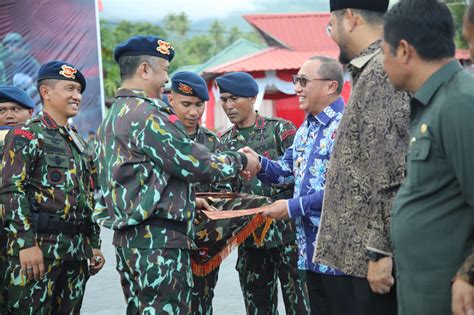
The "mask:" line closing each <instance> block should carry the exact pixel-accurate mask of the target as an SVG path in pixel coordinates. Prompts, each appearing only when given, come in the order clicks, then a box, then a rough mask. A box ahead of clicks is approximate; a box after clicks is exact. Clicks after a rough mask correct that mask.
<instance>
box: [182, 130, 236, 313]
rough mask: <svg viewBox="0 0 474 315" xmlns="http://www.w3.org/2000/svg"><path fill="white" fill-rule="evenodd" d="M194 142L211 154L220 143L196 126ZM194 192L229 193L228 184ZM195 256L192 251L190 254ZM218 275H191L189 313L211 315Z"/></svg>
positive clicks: (203, 186)
mask: <svg viewBox="0 0 474 315" xmlns="http://www.w3.org/2000/svg"><path fill="white" fill-rule="evenodd" d="M193 140H194V141H195V142H197V143H200V144H203V145H204V146H206V148H208V149H209V151H211V152H217V150H218V149H219V146H220V145H221V141H220V140H219V137H217V135H216V134H215V133H214V132H212V131H210V130H208V129H206V128H204V127H202V126H198V131H197V133H196V134H195V137H194V139H193ZM194 189H195V191H196V192H209V191H215V192H219V191H230V185H229V184H228V183H213V184H201V183H198V184H196V185H195V186H194ZM193 254H196V253H195V252H194V251H193V253H192V255H193ZM218 274H219V268H216V269H215V270H213V271H212V272H210V273H209V274H207V275H206V276H196V275H193V282H194V286H193V292H192V299H191V311H192V314H196V315H211V314H212V299H213V298H214V288H215V287H216V284H217V278H218Z"/></svg>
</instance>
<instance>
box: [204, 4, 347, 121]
mask: <svg viewBox="0 0 474 315" xmlns="http://www.w3.org/2000/svg"><path fill="white" fill-rule="evenodd" d="M329 16H330V15H329V13H297V14H256V15H244V18H245V19H246V20H247V22H248V23H250V24H251V25H252V26H253V27H254V28H255V30H256V31H257V32H258V33H259V34H260V35H261V36H262V38H263V39H264V40H265V42H266V44H267V45H268V47H267V48H266V49H264V50H261V51H259V52H256V53H254V54H250V55H246V56H243V57H241V58H238V59H235V60H232V61H230V62H227V63H224V64H220V65H217V66H214V67H212V68H208V69H205V70H204V73H203V76H204V77H205V78H206V79H207V80H209V81H211V82H212V81H213V79H214V78H216V77H218V76H220V75H223V74H225V73H228V72H234V71H244V72H248V73H250V74H251V75H252V76H253V77H254V78H255V79H256V80H257V83H258V85H259V89H260V93H259V95H258V97H257V103H256V108H257V109H259V110H260V111H261V112H262V113H263V114H265V115H269V116H278V117H282V118H285V119H289V120H291V121H293V122H294V123H295V124H296V125H297V126H299V125H300V124H301V122H302V121H303V120H304V113H303V112H302V111H301V110H300V109H299V108H298V99H297V97H296V95H295V92H294V86H293V83H292V82H291V76H292V75H295V74H297V73H298V70H299V68H300V67H301V66H302V65H303V63H304V62H305V61H306V60H308V58H310V57H312V56H315V55H325V56H329V57H333V58H337V56H338V55H339V47H338V46H337V45H336V44H335V43H334V42H333V41H332V39H331V38H330V37H329V36H328V35H327V33H326V25H327V24H328V23H329ZM211 90H212V91H211V92H212V93H211V94H212V96H217V94H218V91H217V89H216V88H215V86H212V84H211ZM346 94H347V93H346ZM212 96H211V100H210V102H208V109H207V111H206V124H207V126H208V127H209V128H214V129H217V130H222V129H224V128H225V127H226V126H227V125H228V122H227V120H226V119H225V114H224V113H223V111H222V109H221V108H219V107H218V106H214V104H215V100H214V98H213V97H212ZM222 116H224V117H222ZM213 122H214V124H213Z"/></svg>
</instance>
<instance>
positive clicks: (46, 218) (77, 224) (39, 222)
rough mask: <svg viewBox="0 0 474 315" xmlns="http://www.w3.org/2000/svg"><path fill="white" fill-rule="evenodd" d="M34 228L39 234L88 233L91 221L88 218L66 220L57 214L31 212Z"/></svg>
mask: <svg viewBox="0 0 474 315" xmlns="http://www.w3.org/2000/svg"><path fill="white" fill-rule="evenodd" d="M30 219H31V223H32V224H33V230H34V231H35V232H36V233H39V234H61V233H64V234H68V235H76V234H87V233H88V230H89V222H88V221H86V220H80V221H79V220H75V221H65V220H64V219H62V218H61V217H59V216H58V215H55V214H50V213H44V212H31V214H30Z"/></svg>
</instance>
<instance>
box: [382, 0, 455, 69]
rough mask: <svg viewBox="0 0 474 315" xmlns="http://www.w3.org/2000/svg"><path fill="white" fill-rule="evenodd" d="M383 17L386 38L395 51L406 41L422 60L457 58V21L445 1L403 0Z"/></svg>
mask: <svg viewBox="0 0 474 315" xmlns="http://www.w3.org/2000/svg"><path fill="white" fill-rule="evenodd" d="M384 20H385V26H384V40H385V42H387V43H388V44H389V46H390V48H391V50H392V51H395V49H396V48H397V47H398V44H399V43H400V41H401V40H406V41H407V42H408V43H409V44H410V45H412V46H413V47H414V48H415V49H416V51H417V53H418V55H419V56H420V57H421V58H422V59H423V60H426V61H435V60H440V59H443V58H448V57H454V54H455V51H456V47H455V44H454V35H455V28H454V21H453V17H452V15H451V11H450V10H449V8H448V6H447V5H446V4H445V3H443V2H441V1H439V0H402V1H400V2H398V3H396V4H395V5H394V6H393V7H392V8H391V9H390V10H389V11H388V12H387V13H386V14H385V16H384Z"/></svg>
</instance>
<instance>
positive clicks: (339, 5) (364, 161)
mask: <svg viewBox="0 0 474 315" xmlns="http://www.w3.org/2000/svg"><path fill="white" fill-rule="evenodd" d="M388 3H389V1H388V0H387V1H382V0H364V1H355V0H331V1H330V5H331V19H330V23H329V24H328V29H327V31H328V33H329V35H330V36H331V38H332V39H333V40H334V41H335V42H336V43H337V44H338V45H339V47H340V50H341V51H340V57H339V62H338V61H336V60H334V59H332V58H329V57H326V56H315V57H312V58H310V59H309V60H307V61H306V62H305V63H304V64H303V65H302V67H301V69H300V70H299V72H298V74H297V75H295V76H293V83H294V84H295V92H296V94H297V96H298V98H299V106H300V109H301V110H302V111H304V112H305V113H306V114H307V115H306V119H305V121H304V122H303V124H302V126H301V127H299V128H298V129H297V128H296V127H295V126H294V125H293V124H292V123H291V122H289V121H287V120H284V119H280V118H274V117H265V116H263V115H261V114H260V113H259V112H258V111H256V110H255V108H254V106H255V103H256V101H257V95H258V93H259V92H260V91H259V87H258V84H257V82H256V80H255V79H254V78H253V77H252V76H251V75H250V74H248V73H244V72H233V73H228V74H225V75H223V76H220V77H218V78H217V79H216V83H217V86H218V88H219V94H218V95H219V96H218V98H219V103H220V105H221V106H222V108H223V109H224V111H225V113H226V115H227V117H228V118H229V120H230V122H231V123H232V126H231V127H230V128H229V129H228V130H227V131H226V132H224V133H223V134H222V136H221V137H218V136H217V135H216V134H215V133H214V132H212V131H210V130H208V129H206V128H205V127H203V126H201V125H200V119H201V117H202V115H203V113H204V110H205V106H206V101H208V100H209V94H208V87H207V84H206V82H205V80H204V79H203V78H202V77H200V76H199V75H197V74H195V73H192V72H186V71H184V72H178V73H176V74H175V75H174V76H173V77H172V78H171V79H170V80H171V92H170V94H169V95H168V96H167V97H165V96H164V95H163V87H164V85H165V83H167V82H168V80H169V78H168V69H169V66H170V63H171V62H172V60H173V58H174V57H175V50H174V48H173V46H172V44H171V43H170V42H168V41H167V40H165V39H163V38H160V37H158V36H154V35H136V36H133V37H131V38H129V39H128V40H126V41H124V42H122V43H120V44H119V45H117V47H116V48H115V50H114V59H115V61H116V62H117V64H118V67H119V69H120V76H121V86H120V88H119V89H118V91H117V94H116V98H115V101H114V103H113V105H112V106H111V108H110V110H109V112H108V113H107V115H106V117H105V118H104V120H103V122H102V123H101V125H100V127H99V129H98V130H97V133H96V136H95V139H94V145H93V146H91V145H90V143H89V144H88V143H86V141H84V140H83V139H82V138H81V136H80V135H79V134H78V132H77V131H76V130H75V129H74V128H73V127H71V125H70V123H69V121H70V118H72V117H74V116H76V115H77V114H78V113H79V108H80V103H81V98H82V93H83V92H84V90H85V89H86V78H85V77H84V75H83V74H82V73H81V71H80V69H78V68H77V67H75V66H74V65H72V64H70V63H68V62H65V61H60V60H55V61H50V62H47V63H45V64H43V65H42V66H41V67H40V69H39V71H38V75H37V78H38V79H37V90H38V93H39V96H40V98H41V103H42V106H43V107H42V110H41V111H40V112H39V113H38V114H37V115H36V116H34V117H32V114H33V110H34V108H35V103H34V102H33V101H32V100H31V98H30V97H29V96H28V95H27V94H26V93H25V92H24V91H22V90H20V89H18V88H16V87H11V86H2V87H0V139H1V142H0V145H1V146H2V150H1V152H2V164H1V176H0V179H1V181H0V186H1V190H0V198H1V203H0V207H1V214H2V216H1V218H2V220H1V221H2V227H3V229H2V233H1V236H0V243H1V244H0V246H1V255H0V280H1V282H0V313H1V314H79V313H80V309H81V305H82V300H83V297H84V291H85V288H86V283H87V281H88V279H89V277H90V276H93V275H95V274H96V273H98V272H99V271H100V270H101V269H102V267H103V266H104V264H105V258H104V256H103V254H102V252H101V249H100V248H101V240H100V226H103V227H105V228H109V229H112V230H114V237H113V245H114V246H115V250H116V252H115V253H116V259H117V266H116V269H117V271H118V273H119V275H120V282H121V285H122V289H123V293H124V297H125V301H126V309H127V311H126V312H127V314H206V315H207V314H212V313H213V310H212V299H213V296H214V289H215V286H216V283H217V281H218V271H219V268H215V269H213V270H212V271H211V272H209V273H207V274H206V275H205V276H202V275H196V274H193V272H192V268H191V260H192V257H193V255H197V247H196V244H195V226H194V222H195V218H196V215H197V213H198V210H199V209H201V210H209V211H215V209H214V208H213V207H212V206H211V205H210V204H209V200H206V199H203V198H196V193H197V192H234V193H246V194H250V195H253V196H255V198H257V196H265V197H268V198H271V200H272V203H271V204H270V205H268V206H267V208H266V210H265V212H264V216H266V217H269V218H272V220H268V222H270V224H265V225H263V226H260V227H258V228H256V229H255V231H253V232H252V233H251V236H250V237H248V238H247V239H246V240H245V241H244V242H243V243H242V244H240V246H239V248H238V260H237V265H236V269H237V271H238V274H239V280H240V285H241V289H242V293H243V297H244V303H245V312H246V313H247V314H252V315H253V314H262V315H266V314H277V313H278V311H277V304H278V303H277V301H278V295H277V292H278V284H279V283H280V285H281V290H282V295H283V300H284V303H285V309H286V313H287V314H298V315H299V314H338V315H339V314H341V315H346V314H364V315H367V314H397V313H398V314H410V315H411V314H416V315H418V314H420V315H421V314H440V315H441V314H449V313H451V312H453V313H454V314H456V315H458V314H464V315H467V314H474V289H473V285H474V254H473V248H474V243H473V232H474V229H473V227H474V215H473V208H474V195H473V190H472V187H473V186H474V182H473V180H474V163H473V161H474V158H473V156H472V155H473V154H472V153H473V150H472V149H471V147H472V146H470V139H471V138H470V137H471V135H472V132H473V131H474V130H473V127H472V121H471V120H472V117H474V107H473V106H472V105H473V101H474V90H473V86H474V79H473V77H472V75H470V74H468V73H467V71H465V70H463V69H462V67H461V66H460V65H459V63H458V62H457V61H456V60H454V42H453V38H454V24H453V21H452V17H451V14H450V12H449V10H448V9H447V6H446V5H445V4H443V3H441V2H439V1H436V0H402V1H400V2H399V3H397V4H395V5H394V6H393V7H392V8H391V9H390V10H389V11H388V12H387V10H388ZM464 36H465V37H466V39H467V40H469V41H471V44H472V45H474V8H473V5H472V4H471V6H470V8H469V11H468V12H467V13H466V17H465V25H464ZM471 48H472V46H471ZM471 50H474V49H471ZM472 55H474V53H473V54H472ZM473 57H474V56H473ZM341 63H342V64H347V65H348V66H347V69H348V71H349V72H350V74H351V77H352V83H353V84H352V89H353V90H352V94H351V98H350V100H349V102H348V104H347V106H345V104H344V100H343V99H342V97H341V91H342V86H343V83H344V79H343V70H342V67H341ZM397 193H398V194H397ZM237 196H238V195H237ZM323 200H324V202H323Z"/></svg>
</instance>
